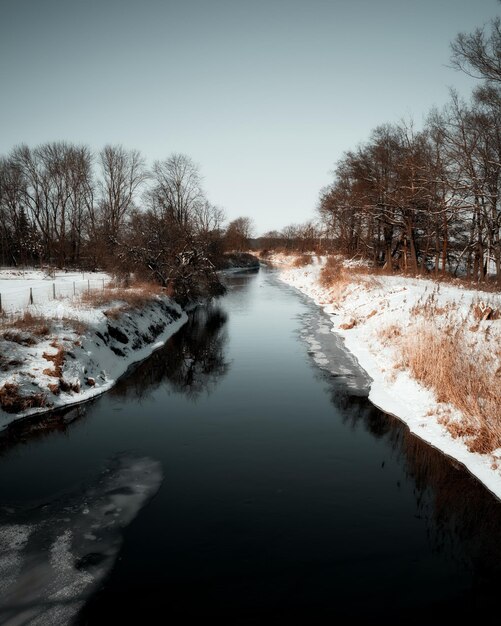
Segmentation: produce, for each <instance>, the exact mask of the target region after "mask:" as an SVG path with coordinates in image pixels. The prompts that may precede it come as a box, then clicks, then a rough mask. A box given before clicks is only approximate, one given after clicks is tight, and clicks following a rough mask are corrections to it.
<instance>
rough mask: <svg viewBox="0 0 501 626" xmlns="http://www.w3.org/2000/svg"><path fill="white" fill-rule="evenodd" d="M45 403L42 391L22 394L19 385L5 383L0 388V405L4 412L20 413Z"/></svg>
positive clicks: (45, 398)
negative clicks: (27, 394) (26, 394)
mask: <svg viewBox="0 0 501 626" xmlns="http://www.w3.org/2000/svg"><path fill="white" fill-rule="evenodd" d="M46 404H47V396H46V395H45V394H44V393H33V394H31V395H29V396H22V395H21V393H20V391H19V385H16V384H14V383H5V385H4V386H3V387H1V388H0V407H2V409H3V410H4V411H5V412H6V413H20V412H21V411H26V410H27V409H31V408H33V407H43V406H46Z"/></svg>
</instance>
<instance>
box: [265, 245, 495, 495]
mask: <svg viewBox="0 0 501 626" xmlns="http://www.w3.org/2000/svg"><path fill="white" fill-rule="evenodd" d="M272 261H273V263H274V264H275V266H276V267H278V268H279V276H280V278H281V279H282V280H284V282H286V283H288V284H290V285H292V286H294V287H296V288H297V289H299V290H300V291H301V292H302V293H304V294H306V295H308V296H309V297H311V298H312V299H313V300H314V301H315V302H316V303H317V304H318V305H319V306H322V307H323V309H324V310H325V312H326V313H327V314H328V315H329V316H330V319H331V321H332V324H333V325H332V331H333V332H335V333H338V334H339V335H340V336H342V337H343V339H344V341H345V345H346V347H347V349H348V350H349V351H350V352H351V353H352V354H353V355H354V356H355V357H356V358H357V359H358V361H359V363H360V364H361V366H362V367H363V368H364V369H365V370H366V371H367V373H368V374H369V376H370V377H371V378H372V379H373V382H372V385H371V390H370V395H369V398H370V400H371V401H372V402H373V403H374V404H375V405H377V406H378V407H380V408H381V409H383V410H384V411H386V412H388V413H392V414H393V415H395V416H397V417H399V418H400V419H401V420H403V421H404V422H405V423H406V424H407V425H408V426H409V428H410V430H411V431H412V432H413V433H415V434H416V435H418V436H419V437H420V438H422V439H423V440H425V441H427V442H428V443H430V444H431V445H433V446H435V447H436V448H438V449H440V450H441V451H443V452H445V453H446V454H448V455H449V456H451V457H453V458H455V459H457V460H458V461H460V462H461V463H463V464H464V465H465V466H466V467H467V468H468V469H469V470H470V471H471V472H472V474H474V475H475V476H476V477H477V478H478V479H479V480H481V481H482V483H483V484H484V485H486V487H488V489H490V490H491V491H492V492H493V493H494V494H496V495H497V496H498V497H499V498H501V469H500V468H501V447H500V446H499V422H500V421H501V415H499V412H497V409H496V407H498V406H499V401H500V397H499V394H500V387H501V386H500V385H499V384H498V381H499V376H500V373H501V369H500V367H501V351H500V349H499V346H500V345H501V320H499V319H488V317H489V316H488V315H486V313H487V311H488V309H489V308H491V309H494V310H495V309H496V308H497V310H499V306H500V298H499V295H493V294H489V293H482V292H478V291H474V290H469V289H465V288H462V287H461V286H459V285H450V284H437V283H435V282H434V281H431V280H425V279H420V278H408V277H402V276H371V275H370V274H364V272H363V268H362V271H361V268H355V271H353V272H352V273H351V274H350V272H349V271H348V272H346V273H345V274H344V276H343V279H342V280H337V281H334V283H333V284H332V285H330V286H329V285H328V283H326V281H322V267H323V264H324V261H322V260H319V259H316V258H314V259H313V262H312V263H310V264H305V265H304V266H302V267H297V266H296V267H294V265H295V264H296V265H297V262H296V261H294V260H291V259H287V257H281V256H277V255H275V256H274V257H273V258H272ZM348 270H349V268H348ZM483 317H485V319H482V318H483ZM427 338H428V339H429V338H431V339H434V340H436V341H441V342H442V343H443V340H445V341H449V342H450V343H451V345H452V346H453V348H454V350H456V352H457V355H459V356H461V357H462V358H463V362H462V365H461V372H457V371H452V370H451V371H449V370H447V368H448V367H450V365H449V362H448V361H447V360H446V357H447V355H446V354H442V353H440V351H439V352H434V351H433V350H431V349H429V350H428V352H427V351H426V350H427V349H428V348H427V346H428V345H433V344H430V343H429V342H428V343H427ZM453 340H454V342H455V343H454V342H453ZM438 345H439V348H441V345H440V344H438ZM457 355H456V356H457ZM417 356H420V358H421V360H422V361H423V362H424V363H421V367H422V368H423V369H425V370H426V369H427V370H429V372H431V374H430V375H435V374H436V375H437V378H440V376H438V375H439V374H440V373H441V374H442V376H443V378H444V379H445V380H446V381H447V382H448V384H449V387H450V390H443V392H442V390H441V389H440V388H437V385H434V384H431V383H430V384H428V383H427V379H426V377H425V376H424V377H423V379H421V381H419V380H418V379H417V378H416V374H415V372H416V367H415V363H414V361H415V359H416V357H417ZM441 365H443V368H442V369H445V372H444V371H442V372H440V367H441ZM432 366H433V367H432ZM456 368H457V364H456ZM479 372H480V373H481V374H482V376H483V380H481V381H480V382H481V383H482V385H480V387H479V388H478V389H477V387H475V385H474V383H475V375H476V376H478V373H479ZM477 382H478V381H477ZM455 391H456V392H458V391H460V392H461V394H459V393H456V394H454V392H455ZM446 392H447V393H446ZM484 392H485V395H490V397H488V398H484V397H480V394H481V393H482V394H483V393H484ZM475 394H476V395H475ZM456 396H458V397H459V396H461V398H462V400H464V399H465V398H466V400H468V401H469V404H467V405H465V406H471V407H472V409H477V408H478V409H479V410H480V414H482V411H483V414H484V419H483V420H482V419H481V418H480V417H478V416H477V415H476V413H475V411H474V410H472V412H471V413H470V412H468V411H467V410H461V409H460V408H458V406H463V405H462V404H461V402H457V403H455V402H452V401H451V400H450V398H455V397H456ZM489 402H490V404H489Z"/></svg>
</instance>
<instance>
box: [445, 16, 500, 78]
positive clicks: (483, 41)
mask: <svg viewBox="0 0 501 626" xmlns="http://www.w3.org/2000/svg"><path fill="white" fill-rule="evenodd" d="M451 49H452V64H453V66H454V67H455V68H457V69H459V70H461V71H463V72H465V73H466V74H468V75H469V76H473V77H474V78H484V79H487V80H491V81H495V82H501V20H500V18H495V19H493V20H491V22H490V32H487V31H486V28H485V27H484V28H477V29H476V30H474V31H473V33H469V34H466V33H460V34H459V35H458V36H457V37H456V39H455V40H454V41H453V42H452V44H451Z"/></svg>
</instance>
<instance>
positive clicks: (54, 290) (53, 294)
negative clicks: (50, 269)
mask: <svg viewBox="0 0 501 626" xmlns="http://www.w3.org/2000/svg"><path fill="white" fill-rule="evenodd" d="M52 296H53V298H54V300H55V299H56V283H52Z"/></svg>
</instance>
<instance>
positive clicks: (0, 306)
mask: <svg viewBox="0 0 501 626" xmlns="http://www.w3.org/2000/svg"><path fill="white" fill-rule="evenodd" d="M103 291H104V278H103ZM1 310H2V298H1V296H0V311H1Z"/></svg>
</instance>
